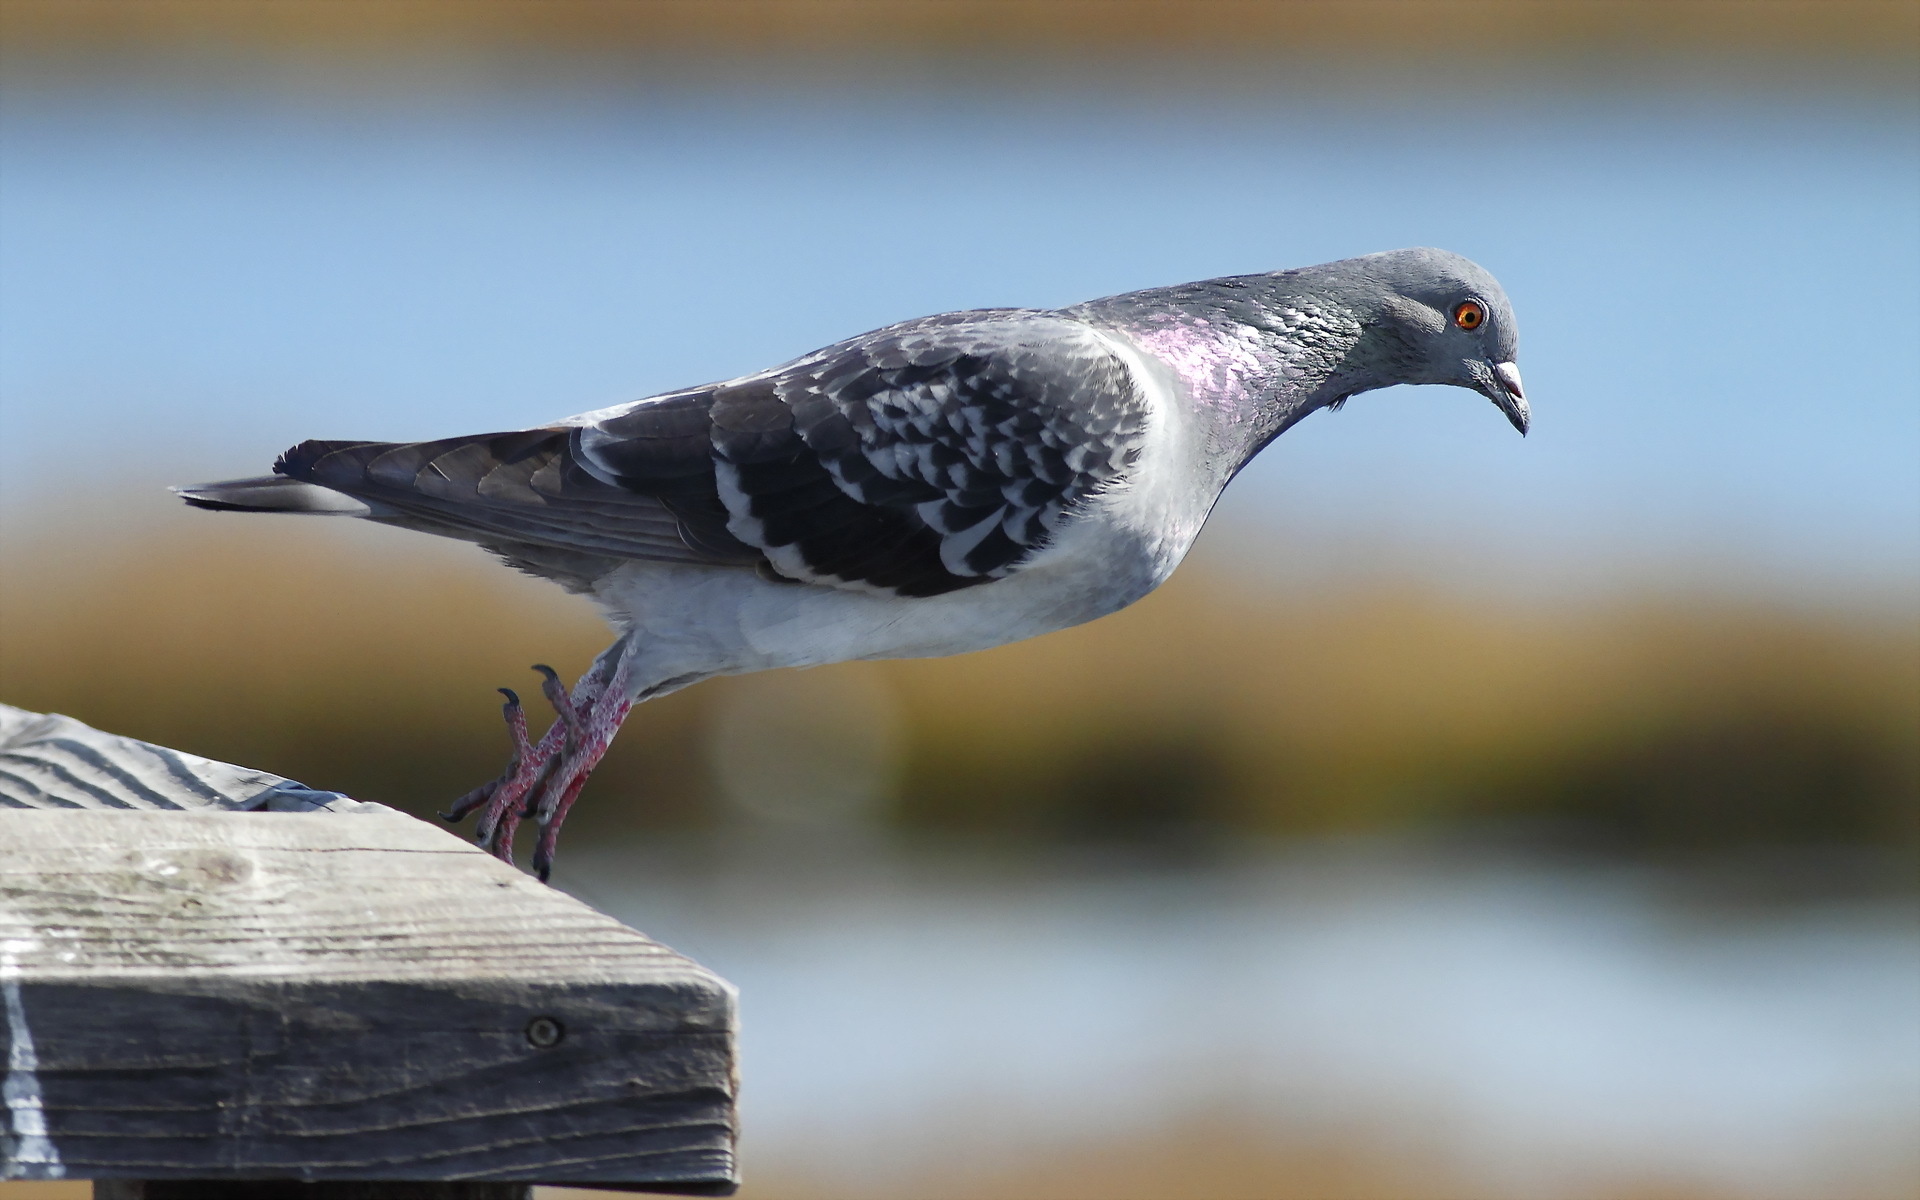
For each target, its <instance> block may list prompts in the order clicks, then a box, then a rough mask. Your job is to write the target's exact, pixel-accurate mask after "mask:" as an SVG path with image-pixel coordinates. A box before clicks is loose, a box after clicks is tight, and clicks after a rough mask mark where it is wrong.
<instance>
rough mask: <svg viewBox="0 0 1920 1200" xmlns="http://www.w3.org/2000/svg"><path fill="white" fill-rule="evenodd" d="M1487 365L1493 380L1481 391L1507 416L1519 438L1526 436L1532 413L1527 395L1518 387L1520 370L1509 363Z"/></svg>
mask: <svg viewBox="0 0 1920 1200" xmlns="http://www.w3.org/2000/svg"><path fill="white" fill-rule="evenodd" d="M1489 365H1490V366H1491V367H1492V368H1493V378H1492V379H1490V380H1488V381H1487V386H1486V387H1485V388H1483V389H1481V390H1482V391H1483V392H1485V393H1486V396H1487V398H1488V399H1489V400H1492V401H1493V403H1494V407H1496V408H1498V409H1499V410H1500V411H1501V412H1503V413H1505V414H1507V420H1509V421H1512V422H1513V427H1514V428H1515V429H1518V430H1519V431H1520V436H1521V437H1525V436H1527V426H1528V425H1529V424H1530V423H1531V422H1532V420H1533V413H1532V410H1530V409H1529V408H1528V407H1527V394H1526V392H1525V391H1524V390H1522V389H1521V387H1520V368H1519V367H1517V366H1515V365H1514V364H1512V363H1510V362H1503V363H1491V364H1489Z"/></svg>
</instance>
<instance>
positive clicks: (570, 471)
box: [249, 311, 1147, 596]
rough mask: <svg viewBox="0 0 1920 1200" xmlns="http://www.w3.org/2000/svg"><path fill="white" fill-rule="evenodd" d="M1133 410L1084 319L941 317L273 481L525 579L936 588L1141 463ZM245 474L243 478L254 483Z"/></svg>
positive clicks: (351, 452)
mask: <svg viewBox="0 0 1920 1200" xmlns="http://www.w3.org/2000/svg"><path fill="white" fill-rule="evenodd" d="M1146 413H1147V406H1146V400H1145V397H1144V396H1143V395H1142V394H1141V393H1140V391H1139V388H1138V387H1137V385H1136V384H1135V382H1134V380H1133V376H1132V374H1131V372H1130V371H1129V370H1128V368H1127V365H1126V364H1125V363H1124V362H1123V361H1122V360H1121V359H1120V358H1119V357H1118V356H1117V355H1116V354H1115V353H1114V352H1113V350H1112V348H1111V347H1110V346H1109V345H1108V344H1107V343H1106V342H1104V341H1103V340H1102V339H1101V338H1100V337H1099V335H1097V334H1095V333H1094V332H1093V331H1092V330H1091V329H1089V328H1088V327H1087V326H1085V325H1083V324H1081V323H1079V322H1076V321H1071V320H1068V319H1065V318H1061V317H1056V316H1051V315H1048V314H1044V313H1032V312H1024V311H999V312H979V313H954V314H947V315H945V316H941V317H930V318H926V319H924V320H920V321H911V322H907V323H905V324H902V325H895V326H891V327H889V328H887V329H882V330H878V331H876V332H874V333H870V334H866V335H864V336H862V337H858V338H853V339H851V340H849V341H845V342H841V343H839V344H837V345H834V346H829V347H827V348H826V349H825V350H821V351H818V352H816V353H814V354H810V355H808V356H806V357H805V358H802V359H798V360H796V361H795V362H792V363H789V364H787V365H786V366H783V367H779V368H776V369H774V370H772V371H767V372H763V373H761V374H759V375H752V376H747V377H745V378H743V379H739V380H734V381H731V382H728V383H724V384H716V385H713V386H709V387H701V388H693V389H689V390H686V391H682V392H673V393H669V394H667V395H663V396H656V397H653V398H651V399H648V400H642V401H639V402H636V403H634V404H630V405H625V406H623V407H620V408H617V409H613V410H609V411H607V412H605V413H599V414H591V415H589V416H588V417H583V418H577V419H576V420H575V421H574V422H573V423H571V424H568V425H564V426H556V427H552V428H545V429H532V430H525V431H521V432H518V433H498V434H482V435H477V436H470V437H459V438H447V439H443V440H440V441H433V442H414V443H404V444H395V443H382V442H305V443H302V444H301V445H299V446H296V447H294V448H293V449H292V450H289V451H288V452H287V453H286V454H285V455H283V456H282V457H281V459H280V461H279V462H278V463H277V464H275V467H274V470H275V471H276V472H277V473H278V474H280V475H282V476H286V477H289V478H292V479H296V480H300V481H303V482H307V483H313V484H318V485H320V486H321V487H325V488H329V489H332V490H334V491H337V492H341V493H344V494H346V495H348V496H352V497H354V498H356V499H358V500H361V501H363V502H364V503H366V504H367V506H368V507H369V509H370V510H371V512H370V516H371V517H372V519H374V520H378V521H384V522H388V523H391V524H399V525H405V526H408V527H410V528H415V529H422V530H426V531H428V532H433V533H440V534H444V535H447V536H452V537H459V538H465V539H467V540H470V541H476V542H480V543H482V544H484V545H487V546H489V547H491V548H493V549H495V550H497V551H499V552H500V553H502V554H504V555H506V556H507V557H508V558H509V559H512V560H514V561H516V562H520V563H522V564H524V565H528V566H529V568H530V569H533V570H537V571H541V572H542V573H548V574H554V573H563V574H564V573H571V574H573V575H585V574H587V573H589V572H586V571H584V570H583V569H581V568H578V567H564V568H559V567H553V566H550V565H548V564H552V563H555V562H562V563H565V562H568V561H571V560H569V559H568V558H567V556H570V555H586V556H590V557H592V558H594V559H597V560H620V559H646V560H653V561H663V562H690V563H709V564H737V565H759V566H760V567H762V569H763V570H765V571H768V572H770V573H773V574H776V575H778V576H780V577H784V578H787V579H791V580H795V581H798V582H805V583H820V584H827V585H833V586H841V587H853V588H860V589H871V590H879V591H886V592H890V593H893V594H896V595H903V596H931V595H937V594H939V593H941V592H949V591H953V590H955V589H957V588H963V587H968V586H971V585H974V584H979V583H985V582H988V581H990V580H993V579H998V578H1001V577H1003V576H1005V575H1007V574H1008V573H1009V572H1011V571H1014V570H1016V569H1018V567H1019V566H1020V564H1021V563H1023V562H1025V561H1026V560H1027V559H1029V558H1031V557H1032V556H1033V555H1034V554H1035V553H1037V552H1038V551H1039V550H1040V548H1041V547H1043V546H1045V545H1046V544H1047V541H1048V539H1049V538H1050V537H1051V535H1052V534H1053V532H1054V531H1055V530H1056V529H1057V528H1059V526H1060V524H1061V522H1062V521H1064V520H1066V519H1067V517H1068V515H1069V514H1070V513H1071V512H1072V511H1073V510H1074V508H1075V506H1076V505H1078V504H1080V503H1081V502H1083V501H1085V500H1086V499H1087V498H1088V497H1090V496H1092V495H1094V494H1095V493H1097V492H1098V491H1099V490H1101V489H1102V488H1104V487H1107V486H1109V485H1111V484H1112V483H1113V482H1115V481H1116V480H1118V479H1119V478H1120V477H1121V476H1122V475H1123V474H1124V473H1125V472H1126V470H1127V469H1128V467H1129V466H1130V465H1131V464H1132V462H1133V461H1134V459H1135V458H1136V457H1137V455H1138V453H1139V445H1140V441H1141V438H1142V436H1143V434H1144V431H1145V425H1146ZM249 482H255V481H249Z"/></svg>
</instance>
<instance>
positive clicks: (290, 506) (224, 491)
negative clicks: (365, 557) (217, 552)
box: [173, 475, 373, 517]
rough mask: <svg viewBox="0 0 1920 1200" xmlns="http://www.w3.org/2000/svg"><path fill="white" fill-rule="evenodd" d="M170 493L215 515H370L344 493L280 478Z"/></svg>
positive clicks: (225, 482) (264, 477) (367, 508)
mask: <svg viewBox="0 0 1920 1200" xmlns="http://www.w3.org/2000/svg"><path fill="white" fill-rule="evenodd" d="M173 493H174V495H176V496H178V497H180V498H181V499H182V500H185V501H186V502H187V503H188V504H191V505H193V506H194V507H195V508H209V509H212V510H214V511H215V512H287V513H311V514H315V515H320V516H334V517H364V516H368V515H370V514H371V513H372V512H373V509H372V508H371V507H370V506H369V505H367V504H366V503H364V502H362V501H359V500H356V499H354V498H353V497H352V496H349V495H346V494H345V493H343V492H336V491H334V490H333V489H332V488H324V487H321V486H320V485H319V484H316V483H302V482H301V481H299V480H297V479H287V478H285V477H284V476H280V475H261V476H257V477H255V478H253V479H227V480H222V481H221V482H219V483H196V484H192V485H190V486H188V487H177V488H174V489H173Z"/></svg>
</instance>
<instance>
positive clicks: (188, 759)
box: [0, 704, 385, 813]
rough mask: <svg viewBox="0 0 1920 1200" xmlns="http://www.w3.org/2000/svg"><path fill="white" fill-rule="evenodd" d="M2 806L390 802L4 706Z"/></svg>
mask: <svg viewBox="0 0 1920 1200" xmlns="http://www.w3.org/2000/svg"><path fill="white" fill-rule="evenodd" d="M0 808H49V809H61V810H65V809H74V808H100V809H111V810H114V811H121V810H147V811H152V812H182V811H188V810H193V809H202V808H214V809H228V810H234V811H248V812H318V811H326V812H340V813H347V812H362V811H366V810H368V809H378V810H384V809H385V806H384V805H379V804H364V803H362V802H360V801H358V800H351V799H348V798H347V797H346V796H343V795H341V794H340V793H339V792H323V791H319V790H316V789H314V788H310V787H307V786H306V785H305V784H301V783H295V782H294V781H293V780H291V779H283V778H281V777H280V776H278V775H273V774H269V773H268V772H266V771H258V770H255V769H254V768H252V767H237V766H235V765H233V764H232V763H224V762H219V761H217V760H215V759H211V758H202V757H200V756H199V755H197V754H188V753H187V752H186V751H184V750H175V749H172V748H170V747H167V746H156V745H154V744H153V743H152V742H142V741H138V740H136V739H134V738H130V737H122V736H120V735H119V734H116V733H107V732H105V731H103V730H99V729H95V728H93V727H92V726H91V725H86V724H82V723H81V722H79V721H76V720H74V719H73V718H72V717H66V716H61V715H60V714H59V713H37V712H28V711H27V710H26V709H24V708H15V707H13V706H12V705H11V704H0Z"/></svg>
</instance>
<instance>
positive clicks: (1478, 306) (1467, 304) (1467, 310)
mask: <svg viewBox="0 0 1920 1200" xmlns="http://www.w3.org/2000/svg"><path fill="white" fill-rule="evenodd" d="M1486 319H1487V308H1486V305H1484V304H1482V303H1480V302H1479V301H1478V300H1462V301H1461V302H1460V303H1459V304H1456V305H1454V308H1453V323H1454V324H1455V325H1458V326H1459V327H1460V328H1462V329H1478V328H1480V323H1481V322H1482V321H1484V320H1486Z"/></svg>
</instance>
